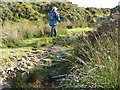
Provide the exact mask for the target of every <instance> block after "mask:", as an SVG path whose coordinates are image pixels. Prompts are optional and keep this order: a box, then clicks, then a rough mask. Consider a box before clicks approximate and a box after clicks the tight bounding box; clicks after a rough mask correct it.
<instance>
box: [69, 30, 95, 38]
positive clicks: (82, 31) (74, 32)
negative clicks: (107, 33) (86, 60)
mask: <svg viewBox="0 0 120 90" xmlns="http://www.w3.org/2000/svg"><path fill="white" fill-rule="evenodd" d="M92 30H93V29H92V28H73V29H67V31H68V35H70V36H73V35H75V34H78V36H80V35H81V34H84V32H88V31H92ZM84 35H85V34H84Z"/></svg>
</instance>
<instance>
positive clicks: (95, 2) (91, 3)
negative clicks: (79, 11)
mask: <svg viewBox="0 0 120 90" xmlns="http://www.w3.org/2000/svg"><path fill="white" fill-rule="evenodd" d="M69 1H70V2H72V3H73V4H78V6H81V7H96V8H114V7H116V6H117V5H118V2H119V1H120V0H69Z"/></svg>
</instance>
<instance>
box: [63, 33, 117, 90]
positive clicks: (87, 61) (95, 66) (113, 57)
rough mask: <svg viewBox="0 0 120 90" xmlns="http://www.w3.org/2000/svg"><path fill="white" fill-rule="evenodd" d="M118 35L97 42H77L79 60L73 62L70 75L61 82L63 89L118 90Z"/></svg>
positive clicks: (76, 53)
mask: <svg viewBox="0 0 120 90" xmlns="http://www.w3.org/2000/svg"><path fill="white" fill-rule="evenodd" d="M116 34H117V33H116ZM116 34H114V33H111V36H105V35H103V36H99V38H97V37H95V38H94V39H95V41H93V40H89V39H86V38H83V40H82V39H81V40H82V41H81V42H76V45H75V49H74V57H78V58H75V59H74V60H73V61H72V63H73V67H72V69H71V73H70V75H69V76H68V77H66V78H64V80H63V81H62V80H61V82H62V83H61V85H63V86H62V87H65V88H73V87H76V88H117V87H118V82H117V79H118V41H117V36H116ZM113 37H114V39H113ZM93 43H94V44H93ZM80 66H81V67H80Z"/></svg>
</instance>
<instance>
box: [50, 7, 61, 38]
mask: <svg viewBox="0 0 120 90" xmlns="http://www.w3.org/2000/svg"><path fill="white" fill-rule="evenodd" d="M56 11H57V8H56V7H53V9H52V10H51V11H50V13H49V14H48V20H49V25H50V26H51V31H50V37H53V33H54V36H57V31H56V25H57V22H59V23H60V22H61V20H60V17H59V15H58V13H57V12H56Z"/></svg>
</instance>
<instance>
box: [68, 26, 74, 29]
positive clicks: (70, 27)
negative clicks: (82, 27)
mask: <svg viewBox="0 0 120 90" xmlns="http://www.w3.org/2000/svg"><path fill="white" fill-rule="evenodd" d="M67 28H68V29H72V28H76V27H75V26H67Z"/></svg>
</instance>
